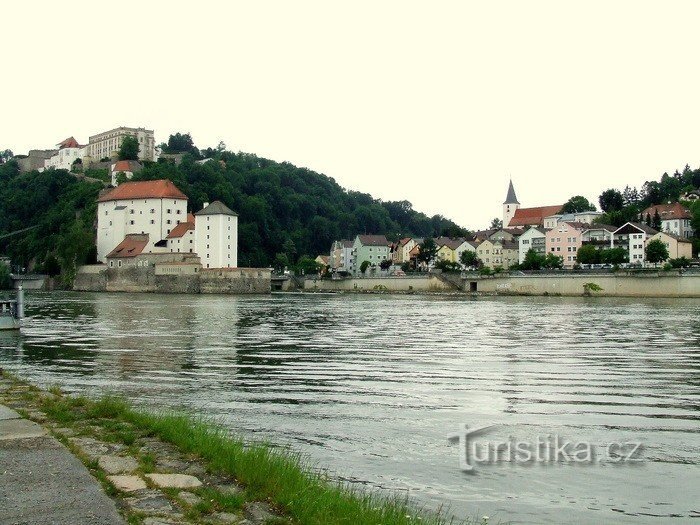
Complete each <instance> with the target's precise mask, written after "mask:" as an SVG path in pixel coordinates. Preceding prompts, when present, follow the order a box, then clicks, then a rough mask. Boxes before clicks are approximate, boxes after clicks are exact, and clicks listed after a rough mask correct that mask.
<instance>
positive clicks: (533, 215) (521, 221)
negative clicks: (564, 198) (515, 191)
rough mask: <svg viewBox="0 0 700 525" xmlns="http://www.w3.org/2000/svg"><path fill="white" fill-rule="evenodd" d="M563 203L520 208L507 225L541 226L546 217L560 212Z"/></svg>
mask: <svg viewBox="0 0 700 525" xmlns="http://www.w3.org/2000/svg"><path fill="white" fill-rule="evenodd" d="M562 206H563V205H562V204H559V205H557V206H540V207H539V208H518V209H517V210H515V215H513V218H512V219H511V220H510V222H509V223H508V225H507V226H510V227H511V228H512V227H513V226H539V225H541V224H543V223H544V218H545V217H549V216H550V215H555V214H557V213H559V212H560V211H561V209H562Z"/></svg>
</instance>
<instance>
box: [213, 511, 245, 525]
mask: <svg viewBox="0 0 700 525" xmlns="http://www.w3.org/2000/svg"><path fill="white" fill-rule="evenodd" d="M212 518H214V519H215V520H217V521H220V522H222V523H230V524H235V525H243V524H245V523H249V522H248V520H246V519H245V518H243V517H242V516H239V515H238V514H232V513H230V512H217V513H215V514H212Z"/></svg>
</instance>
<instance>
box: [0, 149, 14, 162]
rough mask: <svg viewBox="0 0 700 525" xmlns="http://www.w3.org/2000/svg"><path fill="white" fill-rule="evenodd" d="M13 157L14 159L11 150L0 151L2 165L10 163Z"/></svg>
mask: <svg viewBox="0 0 700 525" xmlns="http://www.w3.org/2000/svg"><path fill="white" fill-rule="evenodd" d="M12 157H14V155H13V154H12V150H11V149H6V150H2V151H0V164H4V163H6V162H8V161H9V160H10V159H11V158H12Z"/></svg>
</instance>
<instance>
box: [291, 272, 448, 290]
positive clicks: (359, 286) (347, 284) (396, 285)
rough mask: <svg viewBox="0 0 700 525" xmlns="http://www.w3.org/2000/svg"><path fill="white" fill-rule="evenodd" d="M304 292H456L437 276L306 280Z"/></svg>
mask: <svg viewBox="0 0 700 525" xmlns="http://www.w3.org/2000/svg"><path fill="white" fill-rule="evenodd" d="M304 290H305V291H317V292H342V291H344V292H363V291H386V292H454V291H455V287H454V285H452V284H450V283H449V282H445V281H443V280H442V279H441V278H440V277H438V276H437V275H421V276H417V277H413V276H406V277H367V278H364V277H357V278H349V279H306V280H305V281H304Z"/></svg>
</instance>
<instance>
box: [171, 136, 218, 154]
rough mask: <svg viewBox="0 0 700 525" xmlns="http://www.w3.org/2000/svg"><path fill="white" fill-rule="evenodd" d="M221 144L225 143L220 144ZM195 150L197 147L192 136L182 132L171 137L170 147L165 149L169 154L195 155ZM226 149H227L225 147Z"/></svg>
mask: <svg viewBox="0 0 700 525" xmlns="http://www.w3.org/2000/svg"><path fill="white" fill-rule="evenodd" d="M219 144H223V143H222V142H220V143H219ZM195 149H196V147H195V145H194V141H193V140H192V135H190V134H189V133H180V132H178V133H175V134H174V135H170V137H169V138H168V145H167V146H166V148H165V150H166V151H167V152H168V153H193V151H194V150H195ZM224 149H226V147H225V146H224ZM198 153H199V151H198Z"/></svg>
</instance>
